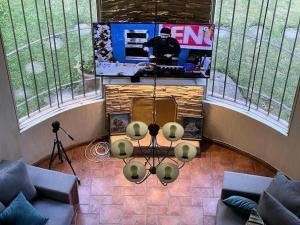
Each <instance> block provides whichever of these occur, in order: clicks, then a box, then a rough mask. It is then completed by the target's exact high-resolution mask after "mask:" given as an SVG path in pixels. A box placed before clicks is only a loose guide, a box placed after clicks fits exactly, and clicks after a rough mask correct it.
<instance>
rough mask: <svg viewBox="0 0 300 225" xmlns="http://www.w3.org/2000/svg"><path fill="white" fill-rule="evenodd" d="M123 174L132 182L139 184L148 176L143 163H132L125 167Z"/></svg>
mask: <svg viewBox="0 0 300 225" xmlns="http://www.w3.org/2000/svg"><path fill="white" fill-rule="evenodd" d="M123 174H124V176H125V177H126V179H127V180H129V181H130V182H139V181H141V180H143V178H144V177H145V175H146V167H145V166H144V164H143V163H141V162H138V161H131V162H130V163H128V164H126V166H125V167H124V169H123Z"/></svg>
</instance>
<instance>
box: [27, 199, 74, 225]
mask: <svg viewBox="0 0 300 225" xmlns="http://www.w3.org/2000/svg"><path fill="white" fill-rule="evenodd" d="M32 205H33V206H34V207H35V208H36V209H37V211H38V212H40V213H41V214H43V215H45V216H46V217H48V218H49V220H48V222H47V223H46V225H69V224H71V222H72V219H73V216H74V209H73V206H72V205H70V204H65V203H61V202H57V201H53V200H50V199H47V198H39V199H36V200H35V201H33V202H32Z"/></svg>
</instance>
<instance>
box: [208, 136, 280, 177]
mask: <svg viewBox="0 0 300 225" xmlns="http://www.w3.org/2000/svg"><path fill="white" fill-rule="evenodd" d="M203 140H204V141H206V142H208V143H214V144H217V145H220V146H222V147H225V148H228V149H230V150H232V151H234V152H237V153H239V154H242V155H244V156H247V157H249V158H251V159H253V160H256V161H258V162H259V163H260V164H262V165H263V166H265V167H267V168H268V169H270V170H271V171H272V172H274V173H276V172H277V171H278V170H277V169H276V168H275V167H273V166H272V165H270V164H269V163H267V162H266V161H264V160H262V159H260V158H258V157H256V156H254V155H252V154H250V153H248V152H244V151H242V150H240V149H238V148H237V147H235V146H233V145H230V144H228V143H225V142H222V141H219V140H216V139H210V138H207V137H203Z"/></svg>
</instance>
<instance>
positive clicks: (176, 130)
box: [162, 122, 184, 141]
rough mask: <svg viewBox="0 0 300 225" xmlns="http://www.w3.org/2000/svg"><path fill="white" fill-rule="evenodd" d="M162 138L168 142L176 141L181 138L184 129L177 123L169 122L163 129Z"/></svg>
mask: <svg viewBox="0 0 300 225" xmlns="http://www.w3.org/2000/svg"><path fill="white" fill-rule="evenodd" d="M162 130H163V134H164V137H165V138H166V139H167V140H169V141H177V140H179V139H181V138H182V136H183V133H184V129H183V127H182V126H181V125H180V124H179V123H175V122H169V123H166V124H165V125H164V126H163V128H162Z"/></svg>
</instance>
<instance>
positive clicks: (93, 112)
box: [20, 100, 105, 163]
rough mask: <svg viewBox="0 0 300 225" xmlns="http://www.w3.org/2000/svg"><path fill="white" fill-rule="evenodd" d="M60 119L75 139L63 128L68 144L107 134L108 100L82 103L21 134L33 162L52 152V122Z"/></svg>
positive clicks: (25, 151) (24, 149)
mask: <svg viewBox="0 0 300 225" xmlns="http://www.w3.org/2000/svg"><path fill="white" fill-rule="evenodd" d="M55 120H57V121H59V122H60V123H61V126H62V127H63V128H64V129H65V130H66V131H68V133H69V134H70V135H71V136H72V137H73V138H74V139H75V140H74V141H71V140H70V139H69V138H68V137H67V136H66V135H65V134H64V133H63V132H62V131H59V138H60V140H61V141H62V143H63V145H64V147H65V148H67V147H68V146H71V145H76V144H80V143H84V142H87V141H90V140H93V139H95V138H101V137H102V136H104V135H105V129H104V128H105V102H104V101H103V100H97V101H96V102H94V103H90V104H86V105H82V106H79V107H76V108H74V109H69V110H67V111H65V112H62V113H59V114H57V115H55V116H53V117H51V118H49V119H47V120H45V121H43V122H41V123H38V124H37V125H35V126H33V127H31V128H30V129H28V130H26V131H24V132H22V133H21V134H20V146H21V152H22V155H23V157H24V158H25V159H26V161H27V162H29V163H34V162H37V161H38V160H40V159H42V158H44V157H45V156H47V155H49V154H51V151H52V147H53V140H54V138H55V137H54V136H55V135H54V133H53V132H52V126H51V124H52V122H53V121H55Z"/></svg>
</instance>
